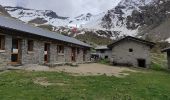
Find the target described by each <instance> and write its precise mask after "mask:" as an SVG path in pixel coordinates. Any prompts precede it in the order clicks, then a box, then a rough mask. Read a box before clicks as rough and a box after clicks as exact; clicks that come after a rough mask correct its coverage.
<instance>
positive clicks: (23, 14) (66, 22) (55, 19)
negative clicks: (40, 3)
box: [5, 6, 96, 27]
mask: <svg viewBox="0 0 170 100" xmlns="http://www.w3.org/2000/svg"><path fill="white" fill-rule="evenodd" d="M5 9H6V10H7V12H8V13H10V14H11V16H12V17H15V18H18V19H20V20H22V21H24V22H30V23H34V24H46V25H48V24H49V25H53V26H73V27H80V26H82V25H84V24H86V23H87V22H89V21H90V20H91V18H94V16H96V15H92V14H91V13H87V14H81V15H80V16H77V17H74V18H71V17H63V16H59V15H57V14H56V13H55V12H53V11H52V10H35V9H27V8H23V7H10V6H6V7H5Z"/></svg>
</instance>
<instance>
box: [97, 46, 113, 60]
mask: <svg viewBox="0 0 170 100" xmlns="http://www.w3.org/2000/svg"><path fill="white" fill-rule="evenodd" d="M95 50H96V55H98V56H99V58H101V59H110V58H111V52H112V51H111V49H109V48H108V47H107V45H103V46H97V47H96V48H95Z"/></svg>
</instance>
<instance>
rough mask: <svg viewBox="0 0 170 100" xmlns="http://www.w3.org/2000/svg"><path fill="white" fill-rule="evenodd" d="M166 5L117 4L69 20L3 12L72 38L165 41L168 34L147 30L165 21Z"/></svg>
mask: <svg viewBox="0 0 170 100" xmlns="http://www.w3.org/2000/svg"><path fill="white" fill-rule="evenodd" d="M169 3H170V0H121V1H120V3H118V5H117V6H116V7H113V9H110V10H108V11H107V12H102V13H99V14H97V15H94V14H91V13H87V14H81V15H80V16H76V17H73V18H71V17H63V16H59V15H57V14H56V13H55V12H53V11H52V10H35V9H26V8H23V7H9V6H6V7H4V8H5V9H6V11H7V12H8V13H9V14H10V15H11V16H12V17H15V18H18V19H20V20H22V21H24V22H27V23H32V24H34V25H36V26H40V27H43V28H48V29H50V30H52V31H57V32H60V33H64V34H66V35H70V36H73V37H77V36H79V35H84V34H86V33H93V34H95V36H100V37H104V38H110V39H117V38H121V37H123V36H125V35H131V36H139V37H141V36H143V37H145V38H146V37H148V36H151V37H154V36H157V38H159V40H166V38H169V37H170V34H168V33H167V32H166V33H162V34H165V37H163V38H162V37H161V36H160V34H159V35H158V34H153V33H152V34H153V35H151V30H153V29H155V28H156V27H157V26H160V25H161V24H162V23H164V22H165V20H166V19H168V18H169V14H170V13H169V12H170V6H169V5H170V4H169ZM159 36H160V37H159Z"/></svg>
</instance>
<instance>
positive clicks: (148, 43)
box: [108, 36, 155, 48]
mask: <svg viewBox="0 0 170 100" xmlns="http://www.w3.org/2000/svg"><path fill="white" fill-rule="evenodd" d="M123 40H132V41H136V42H140V43H142V44H145V45H148V46H150V47H153V46H154V45H155V43H153V42H149V41H145V40H142V39H139V38H135V37H132V36H127V37H125V38H122V39H120V40H117V41H115V42H114V43H112V44H110V45H108V47H109V48H111V47H113V46H115V45H116V44H118V43H119V42H121V41H123Z"/></svg>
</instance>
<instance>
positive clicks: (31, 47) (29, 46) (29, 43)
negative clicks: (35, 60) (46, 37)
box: [27, 40, 34, 52]
mask: <svg viewBox="0 0 170 100" xmlns="http://www.w3.org/2000/svg"><path fill="white" fill-rule="evenodd" d="M27 50H28V52H33V51H34V41H33V40H28V41H27Z"/></svg>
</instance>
